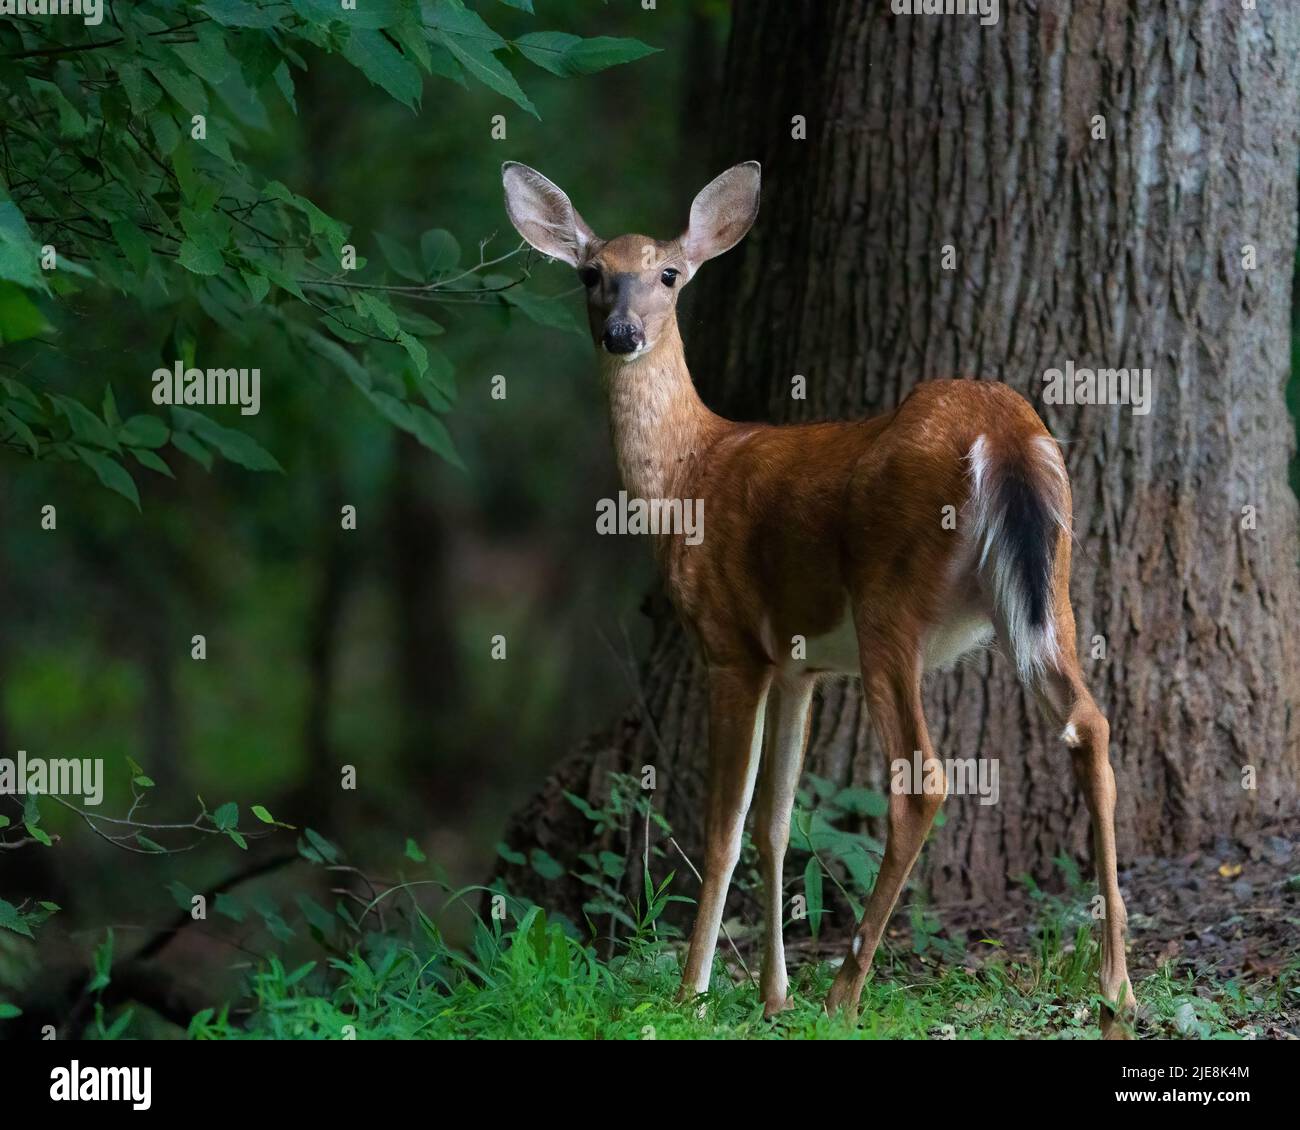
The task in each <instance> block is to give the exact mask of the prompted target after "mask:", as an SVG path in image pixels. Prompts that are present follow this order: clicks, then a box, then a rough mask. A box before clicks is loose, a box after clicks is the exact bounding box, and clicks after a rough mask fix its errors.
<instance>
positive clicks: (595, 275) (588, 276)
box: [578, 267, 600, 290]
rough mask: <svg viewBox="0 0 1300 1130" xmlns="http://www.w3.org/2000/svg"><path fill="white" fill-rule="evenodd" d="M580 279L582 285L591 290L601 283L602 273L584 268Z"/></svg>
mask: <svg viewBox="0 0 1300 1130" xmlns="http://www.w3.org/2000/svg"><path fill="white" fill-rule="evenodd" d="M578 278H580V279H581V280H582V285H583V286H585V287H587V289H588V290H590V289H591V288H592V287H593V286H595V285H596V284H597V283H598V282H600V271H598V270H597V269H596V268H595V267H583V268H582V270H580V271H579V272H578Z"/></svg>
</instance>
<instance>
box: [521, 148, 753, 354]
mask: <svg viewBox="0 0 1300 1130" xmlns="http://www.w3.org/2000/svg"><path fill="white" fill-rule="evenodd" d="M501 179H502V181H503V183H504V184H505V190H506V212H507V213H508V214H509V216H510V222H511V223H512V224H514V226H515V228H516V229H517V230H518V232H519V234H520V235H522V236H523V237H524V239H525V240H527V241H528V242H529V243H530V244H532V246H533V247H535V248H537V250H538V251H540V252H541V253H542V254H543V255H548V256H550V257H551V258H552V259H559V260H562V261H563V262H565V263H568V264H569V266H571V267H574V268H576V270H577V272H578V278H579V279H581V280H582V285H583V286H584V287H586V289H587V318H588V321H589V322H590V324H591V336H592V338H593V340H594V341H595V342H596V344H597V346H598V347H600V348H602V349H604V350H605V352H606V353H608V354H610V355H612V356H613V357H616V358H621V359H622V360H624V361H632V360H635V359H636V358H638V357H641V356H643V355H645V354H647V353H649V352H650V351H651V350H652V349H654V347H655V346H656V345H657V344H658V343H659V341H660V340H661V339H662V337H663V335H664V331H665V330H666V329H667V328H669V327H670V326H671V325H672V324H673V323H674V321H675V319H676V317H677V296H678V294H680V293H681V290H682V288H683V287H684V286H685V285H686V284H687V283H689V282H690V281H691V279H692V278H693V277H694V275H695V272H696V271H697V270H699V268H700V265H701V264H702V263H704V262H705V261H707V260H709V259H712V258H714V257H715V256H717V255H721V254H722V253H723V252H724V251H728V250H730V249H731V248H732V247H734V246H735V245H736V244H737V243H739V242H740V241H741V239H743V238H744V236H745V233H746V232H747V231H749V229H750V227H751V226H752V225H753V223H754V220H755V219H756V218H757V216H758V189H759V165H758V162H757V161H746V162H745V163H744V164H743V165H736V166H734V167H732V168H730V169H728V170H727V171H726V172H725V173H723V174H722V175H721V176H719V177H717V178H716V179H715V180H713V181H711V182H710V183H709V184H708V185H706V186H705V187H704V188H703V189H702V190H701V191H700V194H699V195H698V196H696V197H695V200H694V202H693V203H692V204H691V215H690V220H689V222H688V224H687V227H686V230H685V231H684V232H683V233H682V234H681V235H680V236H678V237H677V238H676V239H671V240H659V239H651V238H650V237H649V236H644V235H620V236H618V237H617V238H616V239H610V240H604V239H601V238H600V237H599V236H597V235H596V233H595V232H593V231H592V230H591V228H589V227H588V226H587V224H586V223H585V221H584V220H583V218H582V217H581V216H580V215H578V212H577V209H575V208H574V206H573V204H572V202H571V201H570V200H569V198H568V196H567V195H565V193H564V192H563V190H561V189H560V188H559V186H558V185H555V184H553V183H552V182H551V181H549V180H547V179H546V178H545V177H544V176H542V174H541V173H539V172H537V170H535V169H530V168H529V167H528V166H527V165H520V164H517V163H515V162H514V161H507V162H506V163H505V165H503V166H502V169H501Z"/></svg>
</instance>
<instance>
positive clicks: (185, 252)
mask: <svg viewBox="0 0 1300 1130" xmlns="http://www.w3.org/2000/svg"><path fill="white" fill-rule="evenodd" d="M179 261H180V265H181V266H182V267H184V268H185V269H186V270H187V271H193V272H194V273H195V274H196V275H216V274H220V273H221V272H222V270H224V269H225V266H226V261H225V259H223V258H222V256H221V252H220V251H218V250H217V249H216V248H214V247H201V246H199V244H197V243H195V242H194V241H193V240H192V239H186V240H183V241H182V242H181V253H180V257H179Z"/></svg>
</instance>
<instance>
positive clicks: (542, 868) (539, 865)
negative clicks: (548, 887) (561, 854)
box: [529, 848, 564, 879]
mask: <svg viewBox="0 0 1300 1130" xmlns="http://www.w3.org/2000/svg"><path fill="white" fill-rule="evenodd" d="M529 861H530V862H531V863H532V866H533V870H534V871H536V872H537V874H539V875H540V876H541V877H542V878H543V879H558V878H560V877H561V876H562V875H563V874H564V865H563V864H561V863H560V862H559V860H557V859H555V858H554V857H553V856H551V855H549V854H548V853H547V852H544V851H543V850H542V849H541V848H533V850H532V851H531V852H530V853H529Z"/></svg>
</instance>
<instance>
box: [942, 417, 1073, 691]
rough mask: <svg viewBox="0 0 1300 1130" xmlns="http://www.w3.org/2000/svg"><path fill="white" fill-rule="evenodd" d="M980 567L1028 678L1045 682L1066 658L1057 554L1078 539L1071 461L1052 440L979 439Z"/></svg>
mask: <svg viewBox="0 0 1300 1130" xmlns="http://www.w3.org/2000/svg"><path fill="white" fill-rule="evenodd" d="M967 462H968V464H969V471H970V479H971V494H970V502H969V504H968V505H969V506H970V514H971V519H972V527H971V528H972V530H973V536H974V538H975V549H976V568H977V572H978V573H979V576H980V579H981V581H982V582H983V584H984V587H985V590H986V592H987V593H988V596H989V598H990V599H991V601H992V604H993V613H994V617H995V622H996V623H997V625H998V629H999V632H1000V634H1001V635H1002V636H1003V639H1004V641H1005V643H1006V645H1007V646H1008V647H1009V649H1010V651H1011V658H1012V660H1013V661H1014V662H1015V665H1016V673H1017V675H1018V676H1019V677H1020V681H1021V682H1022V683H1024V684H1025V685H1027V686H1033V685H1035V684H1037V682H1038V681H1039V679H1040V678H1041V677H1042V675H1043V672H1044V671H1045V670H1046V669H1048V668H1049V667H1051V666H1054V665H1055V662H1056V661H1057V659H1058V657H1059V644H1058V641H1057V633H1056V594H1055V587H1054V578H1055V573H1056V556H1057V552H1058V546H1059V544H1060V539H1061V537H1062V535H1064V537H1066V538H1068V537H1069V536H1070V502H1069V499H1070V491H1069V481H1068V479H1067V478H1066V473H1065V463H1064V461H1063V460H1062V458H1061V452H1060V449H1059V448H1058V447H1057V446H1056V442H1055V440H1053V439H1052V438H1051V436H1049V435H1046V434H1042V435H1036V436H1032V437H1028V438H1027V439H1017V440H1016V441H1015V442H1014V443H1011V442H1005V441H1004V442H994V441H993V440H992V439H991V438H990V437H989V436H987V435H981V436H979V437H977V438H976V440H975V442H974V443H973V444H972V445H971V448H970V451H969V453H968V454H967Z"/></svg>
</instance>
